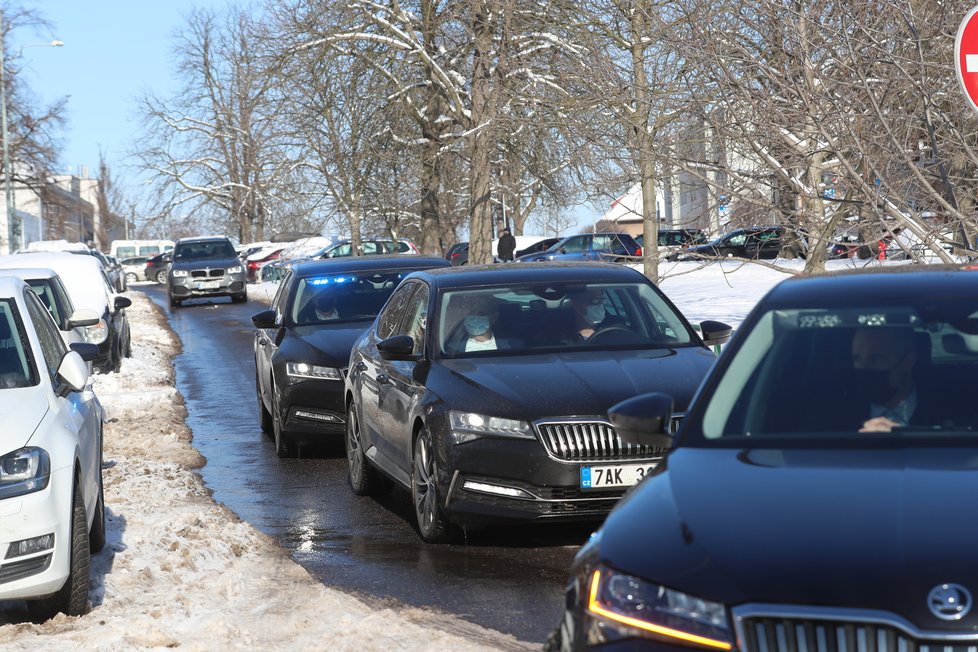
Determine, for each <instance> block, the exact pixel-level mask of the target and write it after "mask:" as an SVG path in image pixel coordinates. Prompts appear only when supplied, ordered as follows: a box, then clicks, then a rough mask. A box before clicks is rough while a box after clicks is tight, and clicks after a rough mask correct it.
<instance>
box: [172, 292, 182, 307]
mask: <svg viewBox="0 0 978 652" xmlns="http://www.w3.org/2000/svg"><path fill="white" fill-rule="evenodd" d="M170 307H171V308H179V307H180V299H176V298H174V296H173V295H172V294H171V295H170Z"/></svg>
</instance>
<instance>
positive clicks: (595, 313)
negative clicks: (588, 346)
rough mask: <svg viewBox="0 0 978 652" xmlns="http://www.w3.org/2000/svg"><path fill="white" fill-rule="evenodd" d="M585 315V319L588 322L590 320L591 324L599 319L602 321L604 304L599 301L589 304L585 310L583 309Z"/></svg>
mask: <svg viewBox="0 0 978 652" xmlns="http://www.w3.org/2000/svg"><path fill="white" fill-rule="evenodd" d="M585 316H586V317H587V320H588V321H589V322H591V323H592V324H597V323H598V322H599V321H602V320H603V319H604V316H605V309H604V306H603V305H602V304H600V303H592V304H589V305H588V307H587V310H586V311H585Z"/></svg>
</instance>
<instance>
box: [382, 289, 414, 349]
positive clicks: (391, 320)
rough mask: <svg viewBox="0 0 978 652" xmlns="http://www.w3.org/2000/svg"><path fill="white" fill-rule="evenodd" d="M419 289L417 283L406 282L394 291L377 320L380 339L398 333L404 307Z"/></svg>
mask: <svg viewBox="0 0 978 652" xmlns="http://www.w3.org/2000/svg"><path fill="white" fill-rule="evenodd" d="M417 289H418V288H417V284H415V283H405V284H404V285H402V286H401V287H399V288H397V289H396V290H395V291H394V293H393V294H392V295H391V297H390V299H388V301H387V305H385V306H384V310H383V312H381V313H380V318H379V319H378V320H377V338H378V339H381V340H386V339H387V338H388V337H391V336H393V335H395V334H396V333H397V330H398V326H400V324H401V318H402V317H403V315H404V307H405V306H406V305H407V302H408V300H409V299H410V298H411V295H412V294H414V291H415V290H417Z"/></svg>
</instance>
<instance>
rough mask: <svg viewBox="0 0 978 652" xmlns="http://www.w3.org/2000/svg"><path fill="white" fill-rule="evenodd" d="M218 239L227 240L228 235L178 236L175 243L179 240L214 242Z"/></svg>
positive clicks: (179, 241) (178, 242)
mask: <svg viewBox="0 0 978 652" xmlns="http://www.w3.org/2000/svg"><path fill="white" fill-rule="evenodd" d="M220 240H228V237H227V236H224V235H199V236H194V237H193V238H180V239H179V240H177V244H180V243H181V242H215V241H220ZM229 242H230V241H229Z"/></svg>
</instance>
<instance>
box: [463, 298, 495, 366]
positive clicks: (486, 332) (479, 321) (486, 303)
mask: <svg viewBox="0 0 978 652" xmlns="http://www.w3.org/2000/svg"><path fill="white" fill-rule="evenodd" d="M471 310H472V312H471V314H469V315H466V316H465V317H464V318H463V320H462V324H463V326H464V328H465V333H466V334H467V335H468V339H466V340H465V345H464V347H463V349H462V350H463V351H465V352H466V353H469V352H471V351H495V350H496V349H498V348H499V344H498V343H497V342H496V336H495V334H494V333H493V332H492V328H493V326H494V325H495V323H496V320H497V319H499V306H498V305H497V304H496V302H495V301H493V300H492V299H489V298H487V297H475V298H473V304H472V308H471Z"/></svg>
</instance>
